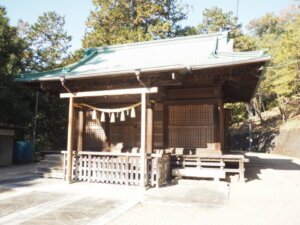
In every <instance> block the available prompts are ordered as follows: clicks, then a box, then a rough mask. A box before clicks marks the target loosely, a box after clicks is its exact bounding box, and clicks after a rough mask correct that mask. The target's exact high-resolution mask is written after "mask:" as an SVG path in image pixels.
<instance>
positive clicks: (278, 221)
mask: <svg viewBox="0 0 300 225" xmlns="http://www.w3.org/2000/svg"><path fill="white" fill-rule="evenodd" d="M247 156H248V157H249V158H250V163H249V164H248V165H247V168H246V169H247V170H246V171H247V173H246V177H247V178H248V181H247V182H246V183H245V184H241V183H231V184H230V195H229V200H228V202H227V204H224V205H223V206H221V207H205V206H202V207H201V206H197V207H194V206H188V205H184V206H183V205H176V204H170V205H167V204H161V203H158V202H156V203H147V202H144V203H141V204H139V205H137V206H136V207H134V208H132V209H130V210H129V211H127V212H126V213H125V214H123V215H121V216H119V217H118V218H116V219H115V220H113V221H111V222H110V223H109V224H110V225H135V224H137V225H138V224H139V225H140V224H143V225H148V224H149V225H153V224H161V225H177V224H178V225H184V224H189V225H190V224H207V225H215V224H218V225H221V224H224V225H225V224H226V225H235V224H236V225H241V224H245V225H252V224H253V225H262V224H266V225H270V224H272V225H283V224H284V225H299V224H300V213H299V212H300V204H299V203H300V160H298V159H293V158H290V157H283V156H277V155H267V154H257V153H248V154H247Z"/></svg>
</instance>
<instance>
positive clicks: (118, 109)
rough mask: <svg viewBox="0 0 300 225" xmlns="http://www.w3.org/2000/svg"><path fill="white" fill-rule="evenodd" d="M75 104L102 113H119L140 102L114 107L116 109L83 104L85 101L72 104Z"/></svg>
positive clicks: (138, 104)
mask: <svg viewBox="0 0 300 225" xmlns="http://www.w3.org/2000/svg"><path fill="white" fill-rule="evenodd" d="M74 105H75V106H79V107H80V106H81V107H82V106H85V107H88V108H90V109H93V110H96V111H99V112H104V113H119V112H124V111H128V110H130V109H132V108H135V107H137V106H140V105H141V103H140V102H139V103H136V104H134V105H130V106H127V107H123V108H116V109H103V108H97V107H94V106H91V105H88V104H85V103H76V104H74Z"/></svg>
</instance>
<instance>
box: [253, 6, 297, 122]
mask: <svg viewBox="0 0 300 225" xmlns="http://www.w3.org/2000/svg"><path fill="white" fill-rule="evenodd" d="M299 27H300V11H299V8H297V7H296V6H292V7H290V8H288V9H286V10H284V11H283V12H282V14H281V15H280V16H276V15H275V14H270V13H268V14H266V15H265V16H263V17H261V18H259V19H256V20H253V21H251V22H250V24H249V25H248V29H249V30H250V31H251V32H252V34H253V35H254V36H255V37H256V39H257V46H259V48H268V49H269V53H270V54H271V55H272V57H273V60H272V61H271V62H270V64H269V67H268V68H267V70H266V73H265V77H264V80H263V81H262V83H261V86H260V90H259V92H260V93H262V94H263V95H264V96H265V98H267V99H273V98H274V96H276V97H275V101H276V102H275V103H276V104H275V105H278V106H279V108H280V111H281V113H282V117H283V120H285V119H286V117H287V116H288V115H287V114H288V113H289V112H290V111H293V108H295V106H293V104H290V103H293V101H294V99H295V98H296V99H297V98H299V97H298V95H299V88H300V84H299V83H300V82H299V66H300V62H299V60H300V50H299V46H300V29H299ZM269 102H270V106H274V101H269ZM267 107H268V106H267Z"/></svg>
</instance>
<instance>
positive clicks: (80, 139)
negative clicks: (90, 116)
mask: <svg viewBox="0 0 300 225" xmlns="http://www.w3.org/2000/svg"><path fill="white" fill-rule="evenodd" d="M83 124H84V118H83V109H82V108H81V109H80V110H79V112H78V139H77V151H82V149H83V126H84V125H83Z"/></svg>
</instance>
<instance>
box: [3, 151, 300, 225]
mask: <svg viewBox="0 0 300 225" xmlns="http://www.w3.org/2000/svg"><path fill="white" fill-rule="evenodd" d="M247 156H248V157H249V158H250V163H249V164H248V165H247V166H246V178H247V182H246V183H244V184H243V183H231V184H228V183H226V182H213V181H200V182H196V181H192V182H190V181H187V182H180V184H179V185H170V186H169V187H165V188H160V189H155V188H152V189H149V190H147V191H145V190H141V189H140V188H135V187H124V186H118V185H104V184H94V183H85V182H77V183H74V184H70V185H69V184H66V183H65V182H63V181H61V180H55V179H41V178H37V177H31V178H30V174H31V171H32V166H33V165H24V166H16V167H10V168H0V224H5V225H7V224H29V225H30V224H43V225H47V224H49V225H50V224H51V225H55V224H97V225H98V224H109V225H135V224H138V225H148V224H149V225H150V224H151V225H154V224H162V225H177V224H178V225H185V224H189V225H190V224H209V225H215V224H218V225H220V224H226V225H235V224H236V225H241V224H245V225H252V224H255V225H260V224H268V225H269V224H272V225H279V224H280V225H282V224H284V225H293V224H295V225H296V224H297V225H298V224H300V222H299V221H300V214H299V211H300V204H299V202H300V160H299V159H294V158H290V157H283V156H278V155H268V154H257V153H248V154H247ZM18 177H19V178H18ZM16 178H18V179H16Z"/></svg>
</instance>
